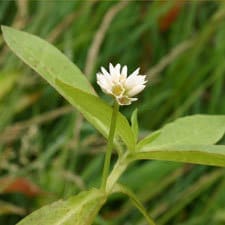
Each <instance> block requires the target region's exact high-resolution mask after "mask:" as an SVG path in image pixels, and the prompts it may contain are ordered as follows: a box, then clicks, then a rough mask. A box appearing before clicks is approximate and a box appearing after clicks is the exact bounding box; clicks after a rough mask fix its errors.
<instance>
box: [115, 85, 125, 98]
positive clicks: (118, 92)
mask: <svg viewBox="0 0 225 225" xmlns="http://www.w3.org/2000/svg"><path fill="white" fill-rule="evenodd" d="M123 92H124V90H123V88H122V87H121V86H120V85H114V86H113V87H112V93H113V95H114V96H120V95H121V94H123Z"/></svg>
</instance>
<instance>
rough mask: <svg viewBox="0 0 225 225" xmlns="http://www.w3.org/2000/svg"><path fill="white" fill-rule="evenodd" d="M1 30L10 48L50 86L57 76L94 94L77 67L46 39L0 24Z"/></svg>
mask: <svg viewBox="0 0 225 225" xmlns="http://www.w3.org/2000/svg"><path fill="white" fill-rule="evenodd" d="M2 32H3V37H4V39H5V41H6V43H7V44H8V46H9V47H10V48H11V50H12V51H13V52H14V53H15V54H16V55H17V56H18V57H19V58H21V59H22V60H23V61H24V62H25V63H27V64H28V65H29V66H30V67H31V68H33V69H34V70H35V71H36V72H38V73H39V74H40V75H41V76H42V77H43V78H44V79H46V80H47V81H48V82H49V83H50V84H51V85H52V86H54V81H55V79H57V78H58V79H59V80H61V81H63V82H64V83H68V84H70V85H71V86H73V87H76V88H78V89H81V90H83V91H86V92H88V93H90V94H95V92H94V89H93V88H92V86H91V84H90V83H89V81H88V80H87V78H86V77H85V76H84V75H83V74H82V72H81V71H80V70H79V69H78V67H76V66H75V65H74V64H73V63H72V62H71V61H70V60H69V59H68V58H67V57H66V56H65V55H64V54H63V53H62V52H60V51H59V50H58V49H57V48H55V47H54V46H52V45H51V44H49V43H48V42H47V41H45V40H43V39H41V38H39V37H37V36H35V35H32V34H28V33H26V32H23V31H19V30H16V29H13V28H10V27H6V26H2Z"/></svg>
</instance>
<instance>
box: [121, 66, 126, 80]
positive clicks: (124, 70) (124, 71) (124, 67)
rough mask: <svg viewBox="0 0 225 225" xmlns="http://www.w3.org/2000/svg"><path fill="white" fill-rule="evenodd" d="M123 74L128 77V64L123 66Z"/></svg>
mask: <svg viewBox="0 0 225 225" xmlns="http://www.w3.org/2000/svg"><path fill="white" fill-rule="evenodd" d="M121 74H122V75H124V76H125V77H126V78H127V66H123V68H122V71H121Z"/></svg>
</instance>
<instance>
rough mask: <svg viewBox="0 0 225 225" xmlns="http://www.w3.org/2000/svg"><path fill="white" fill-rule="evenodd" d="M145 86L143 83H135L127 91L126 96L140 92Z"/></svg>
mask: <svg viewBox="0 0 225 225" xmlns="http://www.w3.org/2000/svg"><path fill="white" fill-rule="evenodd" d="M144 88H145V85H143V84H139V85H136V86H134V87H133V88H132V89H130V90H129V91H128V92H127V95H128V96H130V97H131V96H134V95H137V94H138V93H140V92H141V91H142V90H143V89H144Z"/></svg>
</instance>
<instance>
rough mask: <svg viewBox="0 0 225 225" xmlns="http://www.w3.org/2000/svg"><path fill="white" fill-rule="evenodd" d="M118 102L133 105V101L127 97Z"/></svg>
mask: <svg viewBox="0 0 225 225" xmlns="http://www.w3.org/2000/svg"><path fill="white" fill-rule="evenodd" d="M118 101H119V104H121V105H129V104H130V103H131V100H130V99H129V98H128V97H126V96H123V97H121V98H119V99H118Z"/></svg>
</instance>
